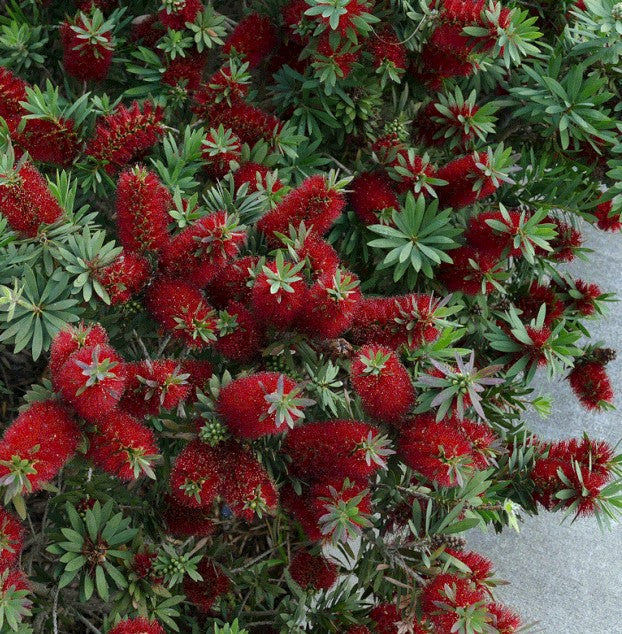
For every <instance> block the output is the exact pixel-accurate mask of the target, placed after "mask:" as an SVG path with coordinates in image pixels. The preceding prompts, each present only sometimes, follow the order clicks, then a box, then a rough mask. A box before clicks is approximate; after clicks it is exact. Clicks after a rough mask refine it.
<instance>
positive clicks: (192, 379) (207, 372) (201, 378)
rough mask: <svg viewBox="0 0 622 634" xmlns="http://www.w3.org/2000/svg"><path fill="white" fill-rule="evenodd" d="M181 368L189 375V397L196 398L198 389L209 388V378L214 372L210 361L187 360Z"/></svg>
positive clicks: (204, 389) (203, 390) (205, 389)
mask: <svg viewBox="0 0 622 634" xmlns="http://www.w3.org/2000/svg"><path fill="white" fill-rule="evenodd" d="M181 368H182V371H183V373H184V374H188V375H189V376H188V384H189V386H190V392H189V393H188V398H189V399H190V400H195V399H196V391H197V390H201V391H202V392H205V391H207V390H208V384H209V380H210V378H211V377H212V375H213V374H214V370H213V369H212V365H211V363H210V362H209V361H199V360H187V361H184V362H183V364H182V366H181Z"/></svg>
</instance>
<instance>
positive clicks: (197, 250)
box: [160, 211, 246, 286]
mask: <svg viewBox="0 0 622 634" xmlns="http://www.w3.org/2000/svg"><path fill="white" fill-rule="evenodd" d="M245 240H246V230H245V228H244V226H242V225H239V223H238V220H237V218H236V217H235V216H233V215H231V214H229V213H228V212H226V211H217V212H215V213H213V214H210V215H209V216H205V217H203V218H201V219H200V220H197V221H196V222H195V223H194V224H192V225H190V226H189V227H187V228H186V229H184V230H183V231H182V232H181V233H180V234H179V235H177V236H175V237H174V238H173V239H172V240H171V241H170V242H169V244H168V245H166V246H165V247H164V249H163V250H162V252H161V255H160V266H161V269H162V271H163V272H164V273H165V274H167V275H179V276H180V277H183V278H184V279H186V280H188V281H190V282H192V283H194V284H197V285H198V286H204V285H205V284H207V283H209V282H210V281H211V280H212V279H213V278H214V277H215V276H216V275H217V274H218V273H219V272H220V269H221V267H223V266H224V265H225V264H226V263H227V262H228V261H229V260H232V259H233V258H234V257H235V256H236V255H237V253H238V251H239V250H240V248H241V247H242V245H243V244H244V242H245Z"/></svg>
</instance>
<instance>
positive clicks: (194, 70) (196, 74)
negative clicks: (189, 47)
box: [162, 51, 207, 92]
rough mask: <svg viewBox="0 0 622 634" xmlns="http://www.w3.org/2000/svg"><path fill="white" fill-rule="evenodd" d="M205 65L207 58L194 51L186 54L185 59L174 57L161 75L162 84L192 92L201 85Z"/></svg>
mask: <svg viewBox="0 0 622 634" xmlns="http://www.w3.org/2000/svg"><path fill="white" fill-rule="evenodd" d="M206 63H207V56H206V55H201V54H200V53H197V52H196V51H191V52H189V53H187V54H186V57H176V58H175V59H173V60H171V61H170V62H169V64H168V66H167V67H166V70H165V71H164V73H163V74H162V83H164V84H168V85H169V86H173V87H177V86H179V87H183V88H184V89H185V90H186V91H189V92H194V91H195V90H198V89H199V87H200V85H201V77H202V76H203V69H204V68H205V64H206Z"/></svg>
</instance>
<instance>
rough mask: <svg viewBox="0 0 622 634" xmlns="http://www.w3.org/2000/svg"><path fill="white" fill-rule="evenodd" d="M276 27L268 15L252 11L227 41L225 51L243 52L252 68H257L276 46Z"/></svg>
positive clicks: (240, 22)
mask: <svg viewBox="0 0 622 634" xmlns="http://www.w3.org/2000/svg"><path fill="white" fill-rule="evenodd" d="M276 45H277V34H276V29H275V28H274V26H273V25H272V23H271V22H270V19H269V18H267V17H266V16H262V15H259V14H258V13H251V14H250V15H247V16H246V17H245V18H242V20H240V21H239V22H238V24H237V26H236V27H235V29H233V31H232V32H231V33H230V35H229V37H228V38H227V40H226V41H225V45H224V47H223V53H224V54H225V55H230V54H231V51H232V50H235V51H236V52H237V53H241V54H242V55H243V56H244V59H245V61H247V62H248V64H249V66H250V68H256V67H257V66H259V64H261V62H262V61H263V60H264V59H265V58H266V57H268V55H270V53H271V52H272V51H273V50H274V49H275V48H276Z"/></svg>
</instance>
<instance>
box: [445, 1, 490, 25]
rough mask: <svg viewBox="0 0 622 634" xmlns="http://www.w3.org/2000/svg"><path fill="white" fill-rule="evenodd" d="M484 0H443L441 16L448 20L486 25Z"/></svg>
mask: <svg viewBox="0 0 622 634" xmlns="http://www.w3.org/2000/svg"><path fill="white" fill-rule="evenodd" d="M485 8H486V3H485V1H484V0H442V6H441V17H442V19H443V20H444V21H446V22H452V23H458V24H463V25H467V24H477V25H484V24H485V23H484V21H483V19H482V12H483V11H484V9H485Z"/></svg>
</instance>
